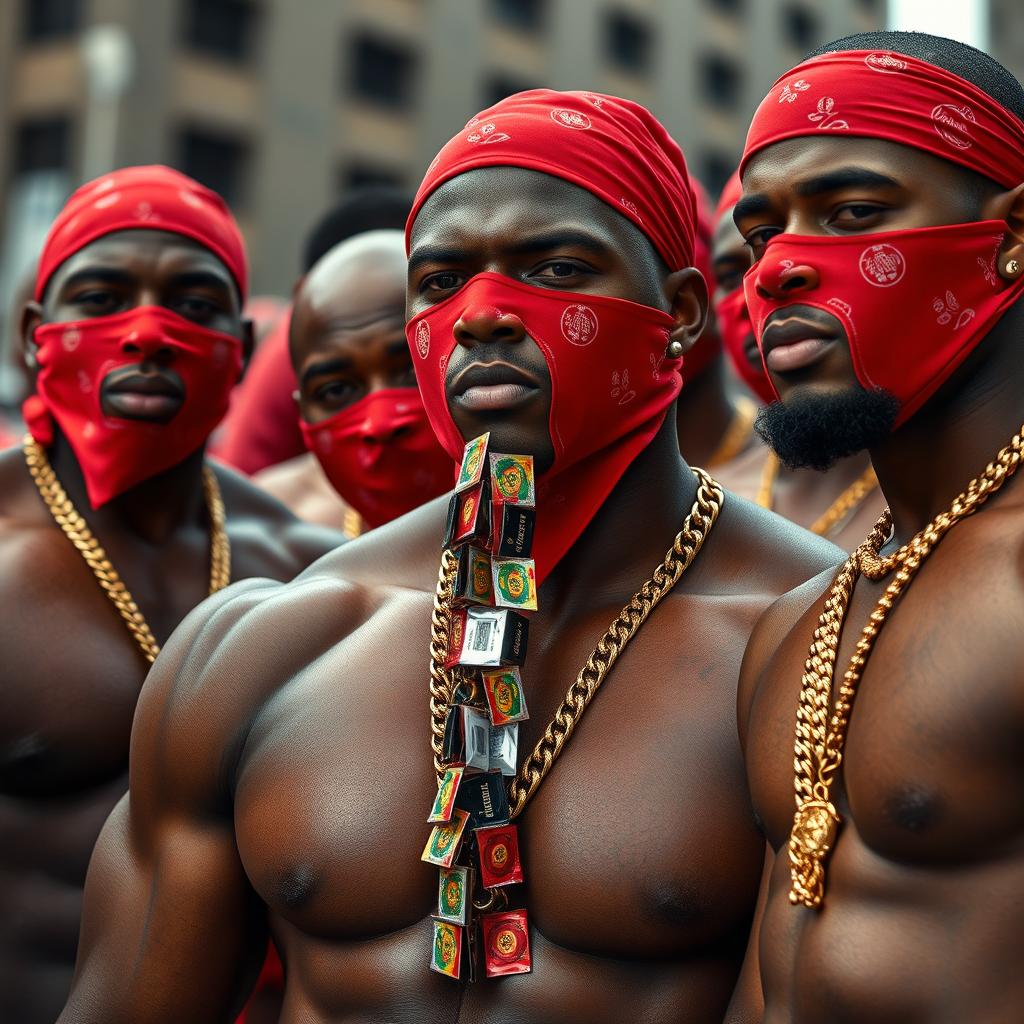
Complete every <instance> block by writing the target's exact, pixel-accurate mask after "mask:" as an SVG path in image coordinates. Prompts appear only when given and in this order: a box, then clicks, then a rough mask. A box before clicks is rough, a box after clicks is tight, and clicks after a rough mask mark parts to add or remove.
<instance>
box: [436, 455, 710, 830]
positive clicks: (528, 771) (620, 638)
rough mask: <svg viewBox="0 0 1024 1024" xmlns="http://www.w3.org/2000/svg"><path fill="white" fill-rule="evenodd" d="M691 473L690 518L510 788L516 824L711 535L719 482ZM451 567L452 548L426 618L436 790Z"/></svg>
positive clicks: (448, 693) (450, 685) (449, 682)
mask: <svg viewBox="0 0 1024 1024" xmlns="http://www.w3.org/2000/svg"><path fill="white" fill-rule="evenodd" d="M693 472H694V474H695V475H696V477H697V495H696V498H695V500H694V503H693V507H692V508H691V509H690V514H689V515H688V516H687V517H686V520H685V521H684V522H683V528H682V529H681V530H680V531H679V533H678V534H676V538H675V541H674V542H673V544H672V547H671V548H670V549H669V551H668V553H667V554H666V555H665V558H664V560H663V561H662V563H661V564H660V565H659V566H658V567H657V568H656V569H655V570H654V573H653V575H652V576H651V578H650V579H649V580H647V582H646V583H644V584H643V586H642V587H641V588H640V589H639V590H638V591H637V593H636V594H634V595H633V598H632V600H631V601H630V602H629V604H627V605H626V607H625V608H623V609H622V611H621V612H620V613H619V614H618V616H617V617H616V619H615V621H614V622H613V623H612V624H611V625H610V626H609V627H608V631H607V632H606V633H605V635H604V636H603V637H601V639H600V640H599V641H598V643H597V647H596V648H594V652H593V653H592V654H591V655H590V657H589V658H588V659H587V663H586V664H585V665H584V666H583V668H582V669H580V673H579V675H578V676H577V677H576V681H575V682H574V683H573V684H572V686H570V687H569V690H568V692H567V693H566V695H565V700H563V701H562V704H561V706H560V707H559V708H558V710H557V711H556V712H555V716H554V718H552V720H551V722H550V724H549V725H548V727H547V728H546V729H545V730H544V735H543V736H542V737H541V738H540V740H538V742H537V745H536V746H535V747H534V749H533V752H532V753H531V754H530V756H529V758H527V759H526V761H525V762H524V763H523V764H522V765H521V766H520V768H519V772H518V774H517V775H516V778H515V779H514V780H513V782H512V784H511V786H510V788H509V805H510V817H511V818H516V817H518V816H519V815H520V814H521V813H522V811H523V809H524V808H525V807H526V804H527V802H528V801H529V799H530V798H531V797H532V796H533V794H534V793H536V792H537V790H538V788H539V787H540V784H541V783H542V782H543V781H544V779H545V778H546V777H547V775H548V773H549V772H550V771H551V768H552V766H553V765H554V763H555V761H556V760H557V759H558V756H559V755H560V754H561V753H562V751H563V750H564V748H565V745H566V744H567V743H568V742H569V739H570V737H571V736H572V734H573V731H574V730H575V729H576V726H577V725H578V724H579V722H580V719H581V718H582V717H583V713H584V712H585V711H586V710H587V707H588V706H589V705H590V702H591V701H592V700H593V699H594V695H595V694H596V693H597V691H598V689H600V687H601V684H602V683H603V682H604V680H605V678H606V677H607V676H608V673H609V672H611V670H612V668H613V667H614V665H615V662H616V661H617V660H618V659H619V657H620V655H621V654H622V652H623V651H625V649H626V647H627V646H628V644H629V642H630V640H632V639H633V637H634V636H635V635H636V633H637V632H638V631H639V629H640V627H641V626H642V625H643V624H644V623H645V622H646V621H647V619H648V617H649V616H650V614H651V612H652V611H654V609H655V608H656V607H657V606H658V604H659V603H660V602H661V600H662V599H663V598H664V597H665V596H666V595H667V594H668V593H669V592H670V591H671V590H672V588H673V587H674V586H675V585H676V584H677V583H678V582H679V580H680V579H681V578H682V575H683V573H684V572H686V570H687V569H688V568H689V567H690V564H691V563H692V562H693V560H694V559H695V558H696V557H697V553H698V552H699V551H700V549H701V548H702V547H703V545H704V542H705V540H707V538H708V536H709V535H710V534H711V528H712V527H713V526H714V525H715V522H716V521H717V519H718V514H719V512H721V510H722V503H723V502H724V500H725V495H724V493H723V491H722V488H721V487H720V486H719V484H718V482H717V481H716V480H715V479H714V478H712V477H711V476H709V475H708V474H707V473H706V472H705V471H704V470H702V469H698V468H697V467H696V466H694V467H693ZM456 564H457V563H456V558H455V555H454V554H453V553H452V552H451V550H450V549H445V552H444V554H443V555H442V556H441V572H440V576H439V579H438V584H437V593H436V595H435V597H434V613H433V616H432V619H431V636H430V733H431V736H430V744H431V747H432V749H433V751H434V770H435V771H436V773H437V776H438V782H439V783H440V779H441V777H442V776H443V775H444V766H443V763H442V758H441V754H442V747H443V742H444V725H445V719H446V718H447V713H448V706H449V703H450V701H451V698H452V694H453V693H454V689H455V686H456V685H457V683H458V682H459V680H460V679H461V678H462V676H461V674H460V671H459V670H458V669H456V670H455V671H454V672H448V671H446V670H445V669H444V667H443V663H444V658H445V654H446V651H447V646H448V630H449V627H450V624H451V615H452V607H451V601H452V589H453V585H454V580H455V568H456Z"/></svg>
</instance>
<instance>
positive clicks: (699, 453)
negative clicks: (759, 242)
mask: <svg viewBox="0 0 1024 1024" xmlns="http://www.w3.org/2000/svg"><path fill="white" fill-rule="evenodd" d="M693 184H694V199H695V200H696V203H697V228H696V234H695V237H694V266H695V267H696V268H697V269H698V270H699V271H700V272H701V274H702V275H703V276H704V279H705V280H706V281H707V282H708V287H709V288H712V287H713V286H714V274H713V272H712V266H711V246H712V238H713V234H714V229H715V217H714V213H713V211H712V208H711V202H710V200H709V199H708V195H707V192H706V191H705V190H704V188H703V187H702V186H701V185H700V184H699V182H696V181H695V182H694V183H693ZM683 379H684V382H685V384H686V386H685V388H684V389H683V392H682V394H680V396H679V401H678V402H677V403H676V423H677V425H678V428H679V450H680V451H681V452H682V453H683V457H684V458H686V459H688V460H689V461H690V462H693V463H695V464H696V465H698V466H704V467H705V468H706V469H710V470H713V471H714V473H715V476H716V478H717V479H718V480H719V481H720V482H721V483H722V485H723V486H724V487H726V488H728V489H729V490H734V491H735V490H736V488H735V487H734V486H733V483H732V477H733V475H734V472H733V466H734V464H735V463H737V462H739V463H740V464H742V463H743V462H745V461H747V460H746V459H744V458H743V457H744V455H746V454H747V453H749V452H751V451H761V450H762V447H761V444H760V442H759V438H758V437H757V434H756V433H755V432H754V416H755V414H756V412H757V406H756V404H755V403H754V402H753V401H752V400H751V399H750V397H749V396H748V395H746V394H744V393H743V392H742V390H741V389H739V388H737V387H736V384H735V381H734V380H733V378H732V375H731V373H730V372H729V368H728V365H727V363H726V357H725V354H724V353H723V351H722V335H721V330H720V327H719V324H718V318H717V316H716V315H715V312H714V310H713V309H712V310H709V313H708V323H707V327H705V329H704V333H703V334H702V335H701V336H700V340H699V341H698V342H697V344H696V345H694V347H693V348H692V349H691V350H690V352H689V353H688V355H687V357H686V360H685V365H684V367H683ZM738 479H739V480H740V481H742V480H743V475H742V474H741V475H739V477H738ZM737 493H739V494H742V496H743V497H745V498H751V499H752V498H754V496H755V491H754V490H753V489H752V490H751V491H750V493H746V492H744V491H742V490H739V491H737Z"/></svg>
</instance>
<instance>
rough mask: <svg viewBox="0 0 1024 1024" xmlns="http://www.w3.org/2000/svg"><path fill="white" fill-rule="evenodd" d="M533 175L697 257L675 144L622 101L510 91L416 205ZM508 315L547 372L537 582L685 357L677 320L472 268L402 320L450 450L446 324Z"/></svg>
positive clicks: (687, 260)
mask: <svg viewBox="0 0 1024 1024" xmlns="http://www.w3.org/2000/svg"><path fill="white" fill-rule="evenodd" d="M496 166H511V167H524V168H528V169H531V170H536V171H542V172H544V173H546V174H550V175H552V176H554V177H557V178H561V179H564V180H566V181H569V182H572V183H573V184H575V185H578V186H579V187H580V188H583V189H585V190H586V191H588V192H590V193H592V194H593V195H595V196H597V197H598V198H599V199H601V200H603V201H604V202H606V203H608V204H609V205H610V206H611V207H612V208H613V209H615V210H617V211H618V212H619V213H621V214H622V215H623V216H624V217H626V218H628V219H629V220H631V221H632V222H633V223H634V224H636V225H637V226H638V227H639V228H640V230H641V231H643V232H644V234H645V235H646V236H647V237H648V238H649V239H650V240H651V242H652V244H653V245H654V247H655V248H656V249H657V251H658V252H659V253H660V254H661V257H662V259H663V260H664V261H665V263H666V264H667V266H668V268H669V269H670V270H679V269H681V268H683V267H688V266H690V265H691V264H692V262H693V234H694V224H695V219H696V218H695V206H694V198H693V193H692V190H691V188H690V185H689V177H688V174H687V171H686V162H685V160H684V159H683V155H682V152H681V151H680V149H679V147H678V146H677V145H676V143H675V142H673V140H672V139H671V137H670V136H669V135H668V133H667V132H666V131H665V129H664V128H663V127H662V125H661V124H660V123H659V122H658V121H657V120H655V118H654V117H653V116H652V115H651V114H650V113H649V112H648V111H647V110H645V109H644V108H643V107H641V106H639V105H638V104H636V103H632V102H630V101H629V100H621V99H616V98H615V97H611V96H603V95H599V94H597V93H560V92H553V91H551V90H546V89H538V90H533V91H531V92H524V93H519V94H517V95H515V96H510V97H509V98H508V99H506V100H503V101H502V102H501V103H498V104H497V105H496V106H494V107H491V108H490V109H489V110H486V111H484V112H483V113H482V114H480V115H478V116H477V117H475V118H472V119H471V120H470V122H469V124H468V125H467V126H466V128H465V129H464V130H463V131H461V132H460V133H459V134H458V135H456V136H455V138H454V139H452V140H451V141H450V142H449V143H448V144H447V145H446V146H445V147H444V148H443V149H442V150H441V152H440V153H439V154H438V156H437V158H436V159H435V160H434V162H433V163H432V164H431V166H430V169H429V170H428V171H427V175H426V178H425V179H424V181H423V184H422V185H421V186H420V189H419V192H418V193H417V195H416V200H415V202H414V204H413V209H412V213H411V214H410V217H409V222H408V225H407V228H406V238H407V239H408V238H409V236H410V235H411V232H412V225H413V222H414V221H415V219H416V215H417V213H418V212H419V209H420V207H421V206H422V205H423V203H424V201H425V200H426V199H427V197H428V196H429V195H430V194H431V193H432V192H433V191H434V190H435V189H437V188H438V187H439V186H440V185H442V184H443V183H444V182H446V181H448V180H450V179H451V178H454V177H455V176H456V175H459V174H462V173H464V172H465V171H468V170H470V169H472V168H476V167H496ZM481 309H483V310H491V311H493V310H494V309H498V310H500V311H501V312H502V314H503V315H504V316H506V317H515V318H517V319H518V320H519V321H521V323H522V324H523V325H524V328H525V331H526V333H527V334H528V335H529V337H530V338H532V339H533V340H534V341H535V342H536V343H537V345H538V346H539V347H540V349H541V351H542V353H543V355H544V358H545V360H546V362H547V365H548V369H549V371H550V374H551V383H552V394H551V414H550V419H549V431H550V436H551V441H552V445H553V447H554V453H555V457H554V463H553V465H552V467H551V469H550V470H548V471H547V472H546V473H545V474H544V475H543V476H542V477H541V479H540V480H539V481H538V522H537V534H536V537H535V542H534V553H535V558H536V562H537V575H538V578H539V579H540V580H543V579H544V578H545V577H546V576H547V575H548V574H549V573H550V572H551V570H552V569H553V568H554V567H555V566H556V565H557V563H558V562H559V560H560V559H561V558H562V556H563V555H564V554H565V553H566V552H567V551H568V550H569V548H570V547H571V546H572V545H573V544H574V543H575V541H576V539H577V538H578V537H579V536H580V534H581V533H582V532H583V530H584V529H585V528H586V527H587V525H588V524H589V523H590V521H591V519H592V518H593V517H594V515H595V514H596V512H597V511H598V509H599V508H600V507H601V505H602V504H603V503H604V501H605V500H606V499H607V498H608V495H609V494H610V493H611V492H612V490H613V489H614V488H615V486H616V484H617V483H618V482H619V480H620V479H621V478H622V475H623V473H625V471H626V469H627V468H628V467H629V465H630V463H632V461H633V460H634V459H635V458H636V456H637V455H638V454H639V453H640V452H641V451H643V449H644V448H646V447H647V445H648V444H649V443H650V442H651V440H652V439H653V438H654V436H655V434H657V432H658V430H659V428H660V427H661V425H662V423H663V422H664V419H665V414H666V412H667V410H668V408H669V406H670V405H671V404H672V402H673V401H674V400H675V398H676V397H677V395H678V394H679V390H680V387H681V386H682V380H681V376H680V372H679V371H680V367H681V365H682V360H680V359H674V360H670V359H667V358H666V347H667V345H668V339H669V332H670V330H671V328H672V325H673V320H672V318H671V317H670V316H669V315H668V314H667V313H664V312H662V311H660V310H657V309H653V308H651V307H649V306H643V305H639V304H637V303H633V302H629V301H626V300H624V299H616V298H606V297H601V296H594V295H586V294H582V293H576V292H561V291H554V290H551V289H548V288H539V287H533V286H531V285H526V284H522V283H520V282H518V281H514V280H512V279H511V278H508V277H504V276H502V275H500V274H493V273H482V274H477V275H476V276H475V277H474V278H472V279H471V280H470V281H468V282H467V283H466V284H465V285H463V287H462V288H461V289H460V290H459V291H458V292H456V293H455V294H454V295H452V296H450V297H449V298H448V299H446V300H444V301H443V302H440V303H438V304H437V305H435V306H433V307H431V308H429V309H427V310H426V311H425V312H423V313H421V314H420V315H418V316H416V317H414V318H413V319H412V320H411V321H410V322H409V324H408V325H407V328H406V333H407V335H408V339H409V346H410V348H411V350H412V353H413V362H414V363H415V365H416V371H417V374H416V375H417V379H418V381H419V386H420V391H421V393H422V395H423V404H424V406H425V408H426V410H427V416H428V417H429V419H430V422H431V425H432V426H433V428H434V431H435V433H436V434H437V436H438V438H439V439H440V441H441V444H442V445H443V447H444V448H445V450H446V451H447V452H448V454H449V455H450V456H451V457H452V459H453V460H456V461H457V460H459V459H461V456H462V451H463V447H464V441H465V439H464V438H463V437H462V436H461V434H460V433H459V431H458V428H457V427H456V426H455V423H454V421H453V420H452V417H451V414H450V412H449V411H448V406H447V402H446V399H445V389H444V384H445V374H446V371H447V368H448V362H449V359H450V357H451V354H452V352H453V351H454V349H455V345H456V340H455V335H454V326H455V324H456V323H457V322H458V320H459V319H460V318H467V317H471V316H473V315H474V311H479V310H481Z"/></svg>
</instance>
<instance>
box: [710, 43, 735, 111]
mask: <svg viewBox="0 0 1024 1024" xmlns="http://www.w3.org/2000/svg"><path fill="white" fill-rule="evenodd" d="M700 81H701V90H702V92H703V94H704V96H705V98H706V99H707V101H708V102H709V103H710V104H712V105H713V106H716V107H732V106H735V105H736V103H737V102H738V101H739V97H740V84H741V82H740V71H739V68H738V67H737V66H736V65H735V64H734V63H733V62H732V61H731V60H729V59H728V58H727V57H723V56H721V55H720V54H707V55H705V56H704V57H702V58H701V59H700Z"/></svg>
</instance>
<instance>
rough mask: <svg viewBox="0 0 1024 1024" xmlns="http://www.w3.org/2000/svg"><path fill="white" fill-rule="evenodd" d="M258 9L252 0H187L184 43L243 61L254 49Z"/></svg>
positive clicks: (203, 51)
mask: <svg viewBox="0 0 1024 1024" xmlns="http://www.w3.org/2000/svg"><path fill="white" fill-rule="evenodd" d="M259 13H260V12H259V8H258V7H257V5H256V3H254V2H253V0H188V2H187V4H186V7H185V13H184V19H183V22H182V28H183V33H184V41H185V44H186V46H188V47H189V48H190V49H192V50H195V51H196V52H197V53H202V54H206V55H207V56H209V57H216V58H218V59H219V60H225V61H230V62H231V63H233V64H244V63H245V62H246V61H247V60H248V59H249V58H250V57H251V56H252V53H253V50H254V49H255V45H256V29H257V24H258V21H259Z"/></svg>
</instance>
